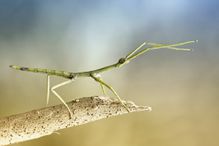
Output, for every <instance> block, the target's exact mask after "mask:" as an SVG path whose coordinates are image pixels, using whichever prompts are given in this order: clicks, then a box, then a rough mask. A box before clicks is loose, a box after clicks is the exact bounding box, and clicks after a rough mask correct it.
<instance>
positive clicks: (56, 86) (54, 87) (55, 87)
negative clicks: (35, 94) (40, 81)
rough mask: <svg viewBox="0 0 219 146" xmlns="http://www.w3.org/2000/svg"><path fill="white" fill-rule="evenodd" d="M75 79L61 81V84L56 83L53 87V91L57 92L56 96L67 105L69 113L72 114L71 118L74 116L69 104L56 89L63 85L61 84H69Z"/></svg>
mask: <svg viewBox="0 0 219 146" xmlns="http://www.w3.org/2000/svg"><path fill="white" fill-rule="evenodd" d="M73 81H74V79H72V80H68V81H65V82H62V83H60V84H57V85H55V86H53V87H52V88H51V91H52V93H53V94H55V96H56V97H57V98H58V99H59V100H60V101H61V102H62V103H63V104H64V105H65V107H66V108H67V109H68V111H69V114H70V118H72V117H73V113H72V111H71V109H70V108H69V106H68V105H67V103H66V102H65V101H64V100H63V98H62V97H61V96H60V95H59V94H58V93H57V92H56V91H55V89H57V88H59V87H61V86H64V85H67V84H69V83H71V82H73Z"/></svg>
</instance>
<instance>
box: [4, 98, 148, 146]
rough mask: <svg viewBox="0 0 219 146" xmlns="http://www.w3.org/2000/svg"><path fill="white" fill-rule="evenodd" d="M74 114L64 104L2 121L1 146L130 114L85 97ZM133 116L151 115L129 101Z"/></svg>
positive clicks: (114, 103)
mask: <svg viewBox="0 0 219 146" xmlns="http://www.w3.org/2000/svg"><path fill="white" fill-rule="evenodd" d="M67 104H68V106H69V107H70V109H71V110H72V112H73V118H70V116H69V112H68V110H67V108H66V107H65V106H64V105H63V104H59V105H55V106H50V107H46V108H42V109H37V110H32V111H29V112H26V113H22V114H17V115H12V116H8V117H3V118H1V119H0V146H2V145H8V144H13V143H18V142H23V141H27V140H31V139H36V138H39V137H42V136H46V135H50V134H52V133H53V132H55V131H57V130H60V129H64V128H69V127H72V126H78V125H82V124H85V123H89V122H92V121H95V120H99V119H103V118H108V117H111V116H116V115H121V114H126V113H128V112H127V110H126V109H125V108H124V107H123V105H122V104H120V103H119V102H118V101H117V100H114V99H112V98H109V97H103V96H94V97H83V98H80V99H76V100H73V101H71V102H69V103H67ZM125 104H126V106H127V107H128V108H129V109H130V112H140V111H151V108H150V107H148V106H137V105H135V104H134V103H133V102H130V101H127V102H126V103H125Z"/></svg>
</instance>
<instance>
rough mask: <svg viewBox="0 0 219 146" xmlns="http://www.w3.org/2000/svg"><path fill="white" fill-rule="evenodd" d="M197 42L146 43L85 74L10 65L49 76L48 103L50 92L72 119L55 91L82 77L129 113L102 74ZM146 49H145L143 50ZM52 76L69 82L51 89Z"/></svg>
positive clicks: (183, 49)
mask: <svg viewBox="0 0 219 146" xmlns="http://www.w3.org/2000/svg"><path fill="white" fill-rule="evenodd" d="M194 42H196V41H187V42H181V43H176V44H157V43H150V42H144V43H143V44H141V45H140V46H139V47H137V48H136V49H134V50H133V51H131V52H130V53H129V54H128V55H126V56H125V57H124V58H121V59H119V61H118V62H116V63H114V64H112V65H108V66H105V67H102V68H99V69H96V70H91V71H85V72H67V71H60V70H52V69H42V68H29V67H21V66H17V65H10V67H11V68H13V69H16V70H21V71H28V72H34V73H44V74H47V97H46V99H47V100H46V103H47V104H48V103H49V97H50V91H51V92H52V93H53V94H54V95H55V96H56V97H57V98H58V99H59V100H60V101H61V102H62V103H63V104H64V105H65V107H66V108H67V109H68V111H69V114H70V118H71V117H72V116H73V113H72V112H71V110H70V108H69V107H68V105H67V104H66V102H65V101H64V100H63V98H62V97H61V96H60V95H59V94H58V93H57V92H56V91H55V89H57V88H59V87H62V86H64V85H67V84H69V83H71V82H73V81H74V80H75V79H77V78H81V77H90V78H92V79H94V80H95V81H96V82H98V83H99V84H100V86H101V89H102V92H103V94H104V95H105V94H106V92H105V89H104V88H108V89H109V90H110V91H111V92H112V93H113V94H114V95H115V96H116V97H117V99H118V101H119V102H120V103H121V104H122V105H123V106H124V108H125V109H126V110H127V111H128V112H129V109H128V108H127V106H126V105H125V102H124V101H123V100H122V99H121V98H120V96H119V95H118V94H117V92H116V91H115V90H114V89H113V87H112V86H110V85H108V84H107V83H106V82H104V80H103V79H102V78H101V76H100V73H103V72H106V71H109V70H112V69H114V68H120V67H122V66H123V65H125V64H127V63H129V62H130V61H131V60H133V59H134V58H136V57H138V56H140V55H142V54H144V53H145V52H147V51H150V50H156V49H163V48H167V49H171V50H179V51H190V50H191V49H187V48H178V47H179V46H183V45H187V44H191V43H194ZM145 45H149V47H144V46H145ZM143 47H144V48H143ZM50 76H59V77H63V78H65V79H67V81H64V82H62V83H60V84H57V85H55V86H53V87H51V88H50Z"/></svg>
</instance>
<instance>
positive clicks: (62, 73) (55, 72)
mask: <svg viewBox="0 0 219 146" xmlns="http://www.w3.org/2000/svg"><path fill="white" fill-rule="evenodd" d="M10 67H11V68H13V69H16V70H21V71H28V72H35V73H45V74H49V75H56V76H62V77H65V78H72V73H70V72H65V71H59V70H53V69H43V68H29V67H21V66H17V65H10Z"/></svg>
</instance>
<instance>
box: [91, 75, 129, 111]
mask: <svg viewBox="0 0 219 146" xmlns="http://www.w3.org/2000/svg"><path fill="white" fill-rule="evenodd" d="M91 77H92V78H93V79H94V80H95V81H97V82H99V83H100V84H101V85H103V86H105V87H106V88H108V89H109V90H110V91H111V92H112V93H113V94H114V95H115V96H116V97H117V99H118V100H119V102H120V103H121V104H122V105H123V106H124V107H125V109H126V110H127V111H128V112H130V110H129V108H128V107H127V106H126V105H125V104H124V101H123V100H122V99H121V98H120V96H119V95H118V94H117V93H116V91H115V90H114V89H113V87H112V86H110V85H108V84H107V83H105V82H104V81H103V80H102V79H101V78H99V76H98V75H91Z"/></svg>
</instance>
